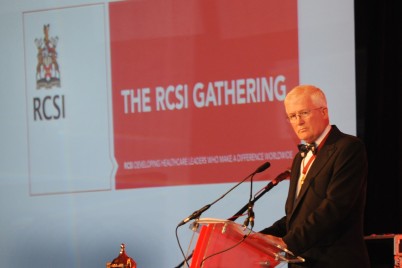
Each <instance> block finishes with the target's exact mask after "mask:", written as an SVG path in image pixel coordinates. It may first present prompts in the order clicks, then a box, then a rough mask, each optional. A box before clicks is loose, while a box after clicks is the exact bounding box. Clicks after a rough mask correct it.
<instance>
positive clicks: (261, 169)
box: [254, 162, 271, 173]
mask: <svg viewBox="0 0 402 268" xmlns="http://www.w3.org/2000/svg"><path fill="white" fill-rule="evenodd" d="M270 166H271V163H269V162H265V163H264V164H262V165H261V166H260V167H259V168H257V170H256V171H255V172H254V173H260V172H263V171H264V170H266V169H267V168H269V167H270Z"/></svg>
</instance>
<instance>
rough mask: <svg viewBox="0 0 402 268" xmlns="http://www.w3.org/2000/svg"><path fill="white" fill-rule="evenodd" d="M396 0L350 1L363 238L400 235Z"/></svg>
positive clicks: (401, 42)
mask: <svg viewBox="0 0 402 268" xmlns="http://www.w3.org/2000/svg"><path fill="white" fill-rule="evenodd" d="M401 3H402V1H401V0H386V1H384V0H374V1H367V0H355V2H354V4H355V37H356V38H355V41H356V101H357V103H356V107H357V136H358V137H360V138H361V139H363V141H364V142H365V143H366V147H367V154H368V162H369V174H368V188H367V205H366V214H365V235H371V234H392V233H393V234H398V233H399V234H400V233H402V23H401V20H402V9H401Z"/></svg>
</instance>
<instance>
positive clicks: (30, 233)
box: [0, 0, 356, 268]
mask: <svg viewBox="0 0 402 268" xmlns="http://www.w3.org/2000/svg"><path fill="white" fill-rule="evenodd" d="M217 1H220V0H217ZM138 2H141V1H138ZM142 2H147V1H145V0H144V1H142ZM155 2H157V1H155ZM173 2H174V3H176V4H177V3H185V1H184V2H183V1H172V3H173ZM226 2H227V1H226ZM289 2H291V1H289ZM77 6H82V8H80V9H79V13H78V15H79V16H80V18H83V17H84V18H85V20H82V19H80V20H78V19H77V17H76V14H77V13H74V12H75V11H76V9H75V7H77ZM172 10H174V8H172V9H171V10H166V12H173V11H172ZM108 12H109V10H108V2H107V1H106V2H101V3H99V1H92V0H86V1H85V0H76V1H65V0H63V1H41V0H37V1H22V0H2V1H1V2H0V25H1V26H0V35H1V43H0V55H1V61H0V70H1V71H0V94H1V97H0V114H1V116H0V125H1V135H0V137H1V138H0V148H1V150H0V215H1V217H0V234H1V235H0V260H1V266H3V267H60V268H62V267H66V268H67V267H106V263H107V262H110V261H112V260H113V259H114V258H115V257H117V256H118V254H119V250H120V244H121V243H124V244H125V245H126V252H127V254H128V255H129V256H130V257H132V258H133V259H134V260H135V261H136V262H137V266H138V267H146V268H152V267H174V266H176V265H178V264H179V263H180V262H181V261H182V260H183V256H182V254H181V252H180V249H179V246H178V243H177V240H176V235H175V230H176V226H177V225H178V223H179V222H180V221H181V220H183V219H184V218H186V217H187V216H189V215H190V214H191V213H192V212H194V211H195V210H197V209H200V208H202V207H203V206H205V205H207V204H209V203H211V202H213V201H215V200H216V199H218V198H219V197H220V196H221V195H223V194H224V193H225V192H226V191H228V190H229V189H230V188H231V187H233V186H234V185H235V184H236V183H217V184H204V185H181V186H166V187H144V188H133V189H124V190H123V189H121V190H118V189H116V188H115V184H114V177H113V175H114V174H115V172H116V162H115V159H114V158H113V151H114V142H113V139H114V137H113V133H114V132H113V115H112V113H113V109H112V100H111V99H112V98H111V95H112V93H111V88H112V83H113V81H112V74H111V55H110V43H109V40H110V33H109V19H108ZM42 13H43V14H45V15H46V16H48V18H49V20H51V21H52V22H53V25H57V27H58V29H59V33H60V32H69V33H71V36H67V34H64V35H63V36H60V40H59V43H58V45H59V46H57V49H58V51H59V52H63V53H65V54H68V55H69V57H64V58H60V62H59V64H60V66H61V68H62V67H64V69H61V71H60V73H61V75H62V79H63V80H62V83H63V84H62V89H58V90H60V92H59V93H55V95H58V96H60V97H56V99H55V100H53V101H55V102H49V103H48V104H49V105H50V106H48V107H47V106H46V107H45V109H47V112H48V113H47V116H49V115H50V112H49V111H52V109H53V112H56V113H53V114H52V116H55V117H58V116H63V110H62V109H61V108H62V99H63V98H62V97H61V96H63V95H65V96H67V97H66V99H65V101H66V103H71V102H72V101H76V102H77V103H79V101H80V100H82V99H83V98H86V99H87V101H85V103H82V102H81V104H82V106H76V107H74V108H71V109H70V108H69V110H67V111H66V112H68V120H71V121H67V122H65V124H64V125H63V126H57V123H56V124H54V125H52V126H49V124H44V123H43V124H35V125H33V123H32V120H31V119H32V118H30V117H31V111H32V109H33V108H32V105H37V103H36V104H35V103H33V102H32V101H31V100H32V99H34V98H35V97H37V98H41V97H43V96H40V94H42V93H40V94H39V93H38V94H39V95H34V94H36V91H29V90H27V88H30V87H34V86H35V85H33V84H32V81H35V80H32V79H34V78H32V79H31V78H29V77H30V73H31V72H32V73H35V71H34V70H35V68H36V67H35V61H30V58H29V55H31V54H32V53H36V52H35V46H34V43H33V41H34V39H35V38H36V37H42V33H40V35H38V34H35V30H36V29H37V25H36V23H38V20H39V19H40V18H41V16H42ZM59 16H63V20H62V19H60V17H59ZM297 16H298V19H297V21H298V50H299V51H298V57H299V82H300V83H301V84H314V85H317V86H318V87H320V88H322V89H323V90H324V91H325V92H326V95H327V100H328V106H329V112H330V120H331V124H335V125H337V126H338V127H339V129H340V130H341V131H343V132H345V133H349V134H355V133H356V111H355V108H356V107H355V102H356V99H355V50H354V10H353V1H348V0H340V1H313V0H301V1H298V3H297ZM65 18H68V19H65ZM241 19H247V18H245V17H243V18H241ZM217 21H218V19H217ZM38 25H42V24H41V23H38ZM52 29H53V28H51V30H52ZM75 29H80V30H81V31H85V32H86V34H85V35H79V34H77V33H76V32H75ZM74 34H75V35H76V36H75V35H74ZM50 35H51V37H54V36H56V35H57V33H51V34H50ZM62 38H64V40H66V39H67V38H70V40H75V41H74V42H71V43H67V42H61V40H62ZM54 41H55V40H54ZM55 42H57V41H55ZM31 45H32V47H31ZM32 49H33V50H32ZM31 50H32V51H31ZM81 51H90V53H85V54H80V53H81ZM99 55H101V57H99ZM186 56H188V55H184V57H186ZM166 57H167V58H168V57H169V55H166ZM35 60H36V59H35ZM68 66H75V67H76V69H75V67H74V68H71V70H70V69H68V68H69V67H68ZM77 70H80V71H79V72H77ZM72 73H73V74H74V76H71V77H69V74H72ZM81 74H82V75H81ZM83 74H85V75H83ZM49 75H51V76H52V77H57V74H55V73H51V74H49ZM43 77H44V79H46V76H45V75H44V76H43ZM77 84H79V85H80V86H81V87H82V88H83V90H82V91H81V92H79V93H77V92H76V93H71V91H70V92H69V91H68V90H69V89H71V88H72V87H74V85H77ZM44 90H45V89H44ZM62 90H65V91H62ZM42 92H46V91H42ZM55 95H53V97H54V96H55ZM42 101H43V99H42ZM55 103H56V104H55ZM84 104H85V105H84ZM46 105H47V104H46ZM57 107H58V108H60V110H58V109H57ZM37 116H38V115H37ZM272 127H273V128H275V126H272ZM55 129H56V130H57V131H55ZM68 129H80V131H77V132H74V133H72V132H69V131H68ZM63 130H66V131H65V132H64V131H63ZM98 130H102V131H98ZM256 131H258V126H256ZM49 133H51V135H50V134H49ZM66 135H68V137H65V136H66ZM217 135H219V133H218V134H217ZM32 137H35V138H34V139H33V138H32ZM66 141H68V142H66ZM244 142H247V141H244ZM267 142H271V143H275V142H276V141H274V140H273V141H267ZM49 151H51V152H52V154H47V155H46V159H48V160H46V161H41V158H42V157H44V156H43V152H49ZM76 155H79V156H80V158H79V159H77V158H76V157H75V156H76ZM97 155H99V156H102V157H99V158H96V156H97ZM104 156H106V157H104ZM94 157H95V158H94ZM89 158H91V159H92V160H91V161H88V162H87V161H82V159H85V160H86V159H89ZM54 159H59V160H60V159H64V160H63V161H54ZM290 164H291V160H290V161H289V166H290ZM70 165H74V167H75V168H72V167H71V166H70ZM81 165H83V166H85V168H80V169H77V167H81ZM257 167H258V165H256V166H255V168H257ZM49 170H50V171H49ZM253 171H254V170H249V169H244V170H243V171H242V172H240V173H239V172H236V173H233V174H232V177H233V178H234V179H233V181H235V182H236V181H241V180H242V179H243V178H245V177H246V176H247V175H248V174H250V173H251V172H253ZM55 174H56V176H55ZM104 174H106V175H105V176H104ZM276 175H278V174H274V173H266V174H265V175H264V173H262V174H259V175H258V176H260V177H259V178H262V179H260V180H259V181H257V182H255V183H254V185H253V190H254V193H256V192H257V191H258V190H259V189H261V188H263V187H264V186H265V185H267V183H268V182H269V180H272V179H274V178H275V176H276ZM91 176H97V177H101V179H100V180H99V179H98V180H91V178H92V177H91ZM264 176H265V177H264ZM83 178H86V180H85V182H83ZM55 182H56V183H55ZM287 190H288V181H283V182H281V183H280V184H279V185H278V186H276V187H275V188H273V189H272V190H271V191H270V192H268V193H267V194H266V195H265V196H263V197H262V198H261V199H259V200H258V202H257V203H256V205H255V207H254V211H255V226H254V230H255V231H258V230H261V229H262V228H264V227H266V226H269V225H271V224H272V223H273V222H274V221H275V220H277V219H279V218H280V217H282V216H284V203H285V199H286V194H287ZM249 194H250V184H249V182H248V181H247V182H245V183H243V184H242V185H241V186H239V187H237V188H236V189H235V190H233V191H232V192H230V193H229V194H228V195H227V196H225V198H223V199H222V200H220V201H219V202H217V203H216V204H214V205H213V206H212V207H211V208H210V209H209V210H207V211H205V212H204V213H203V215H202V216H203V217H209V218H221V219H223V218H229V217H230V216H232V215H233V214H234V213H236V212H237V211H238V210H239V209H240V208H241V207H243V205H245V204H246V203H247V201H248V198H249ZM242 222H243V220H242V221H239V223H242ZM188 226H189V224H186V225H184V226H181V227H180V228H179V230H178V236H179V239H180V243H181V245H182V247H183V249H184V250H185V251H186V250H187V247H188V245H189V244H190V240H191V236H192V232H191V230H190V229H189V228H188Z"/></svg>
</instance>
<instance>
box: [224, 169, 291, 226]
mask: <svg viewBox="0 0 402 268" xmlns="http://www.w3.org/2000/svg"><path fill="white" fill-rule="evenodd" d="M289 177H290V169H288V170H286V171H284V172H282V173H281V174H279V175H278V176H276V178H275V179H273V180H272V181H270V182H269V183H268V184H267V186H265V187H264V188H262V189H261V190H260V191H259V192H258V193H257V194H256V196H254V199H253V200H252V201H251V203H252V204H253V205H254V203H255V202H256V201H257V200H258V199H260V198H261V197H262V196H263V195H264V194H265V193H267V192H268V191H269V190H271V189H272V188H274V186H276V185H277V184H278V183H280V182H281V181H283V180H285V179H287V178H289ZM249 204H250V202H249V203H248V204H246V205H245V206H243V207H242V208H241V209H240V210H239V211H238V212H236V213H235V214H234V215H233V216H232V217H230V218H228V220H230V221H235V220H236V219H237V218H238V217H240V216H241V215H242V214H243V213H244V212H245V211H246V210H247V209H249ZM249 211H250V210H249ZM249 217H250V216H249ZM253 220H254V215H253ZM246 221H247V222H245V223H244V225H248V222H249V221H250V220H249V219H248V218H247V219H246ZM246 223H247V224H246Z"/></svg>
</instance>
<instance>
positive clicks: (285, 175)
mask: <svg viewBox="0 0 402 268" xmlns="http://www.w3.org/2000/svg"><path fill="white" fill-rule="evenodd" d="M289 177H290V169H288V170H285V171H284V172H282V173H281V174H279V175H278V176H276V178H275V179H273V180H272V181H271V182H270V183H268V185H267V186H265V188H264V190H265V189H267V188H269V189H268V190H270V189H271V188H272V187H274V186H276V185H277V184H278V183H280V182H281V181H283V180H285V179H287V178H289Z"/></svg>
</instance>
